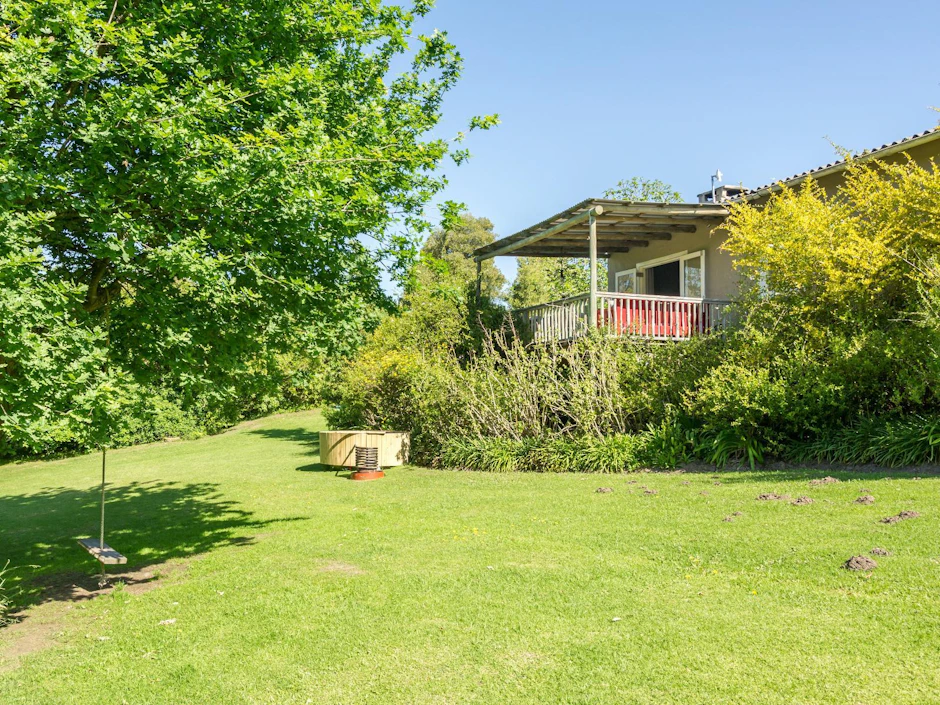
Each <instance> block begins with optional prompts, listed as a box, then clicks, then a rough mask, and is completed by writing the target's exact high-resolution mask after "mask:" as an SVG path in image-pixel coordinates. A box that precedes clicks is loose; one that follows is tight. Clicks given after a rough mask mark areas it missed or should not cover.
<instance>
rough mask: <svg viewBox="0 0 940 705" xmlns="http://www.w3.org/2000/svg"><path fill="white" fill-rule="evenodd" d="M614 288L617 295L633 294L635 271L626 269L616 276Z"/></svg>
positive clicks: (634, 290) (634, 291)
mask: <svg viewBox="0 0 940 705" xmlns="http://www.w3.org/2000/svg"><path fill="white" fill-rule="evenodd" d="M616 288H617V293H618V294H635V293H637V291H636V270H635V269H627V270H624V271H622V272H617V274H616Z"/></svg>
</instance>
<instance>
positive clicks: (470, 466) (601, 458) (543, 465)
mask: <svg viewBox="0 0 940 705" xmlns="http://www.w3.org/2000/svg"><path fill="white" fill-rule="evenodd" d="M647 443H648V436H647V434H615V435H610V436H605V437H603V438H593V437H591V436H582V437H580V438H567V437H563V436H556V437H554V438H540V439H510V438H462V439H454V440H450V441H446V442H445V443H444V448H443V465H444V467H447V468H452V469H457V470H476V471H481V472H556V473H558V472H593V473H620V472H629V471H632V470H637V469H639V468H641V467H645V466H646V465H647V463H646V462H645V461H646V458H647Z"/></svg>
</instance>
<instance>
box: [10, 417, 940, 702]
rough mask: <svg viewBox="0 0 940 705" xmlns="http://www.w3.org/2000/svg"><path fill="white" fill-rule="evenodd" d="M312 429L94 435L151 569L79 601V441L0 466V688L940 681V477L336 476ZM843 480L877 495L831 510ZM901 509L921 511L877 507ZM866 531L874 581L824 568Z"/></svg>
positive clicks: (392, 693) (657, 689) (855, 688)
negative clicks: (7, 590)
mask: <svg viewBox="0 0 940 705" xmlns="http://www.w3.org/2000/svg"><path fill="white" fill-rule="evenodd" d="M321 425H322V421H321V419H320V417H319V416H318V415H317V414H312V413H306V414H295V415H289V416H281V417H272V418H270V419H266V420H264V421H262V422H257V423H253V424H249V425H246V426H243V427H241V428H240V429H239V430H237V431H235V432H232V433H228V434H225V435H222V436H217V437H213V438H205V439H202V440H198V441H192V442H180V443H171V444H158V445H153V446H148V447H141V448H134V449H126V450H122V451H115V452H113V453H111V454H109V468H110V479H111V481H112V482H113V483H114V485H113V486H112V488H111V491H110V495H109V496H110V498H111V503H110V504H109V515H108V521H109V526H110V528H109V529H108V537H109V542H110V543H111V544H112V545H113V546H114V547H115V548H117V549H118V550H121V551H122V552H124V553H126V554H127V555H128V556H129V558H130V561H131V563H132V564H134V565H135V567H138V568H142V569H143V572H138V573H136V574H135V575H136V576H137V577H138V579H144V578H145V577H146V574H147V572H150V573H153V572H156V574H157V575H158V576H159V579H157V580H154V581H152V582H150V583H146V582H142V583H137V584H136V585H135V584H130V585H128V586H127V587H126V588H118V589H117V590H115V591H114V592H113V593H111V594H110V595H106V596H101V597H97V598H95V599H88V600H78V599H77V597H82V596H84V595H83V594H82V593H81V592H80V591H79V592H78V593H77V594H76V593H75V592H74V591H73V593H72V595H71V597H72V601H70V602H63V601H58V602H57V601H52V600H51V599H50V593H49V591H48V590H43V589H42V587H41V586H43V585H53V586H55V585H58V586H60V587H59V588H58V590H59V593H60V596H61V595H62V594H64V593H63V592H62V590H63V587H62V586H67V585H70V584H71V583H72V582H74V581H75V580H76V579H78V580H79V582H81V580H83V579H84V580H86V581H87V580H89V579H90V578H89V577H88V576H91V575H92V574H93V573H94V571H95V566H94V563H93V561H91V560H90V559H89V558H88V557H87V556H86V555H85V554H84V553H83V552H82V551H81V549H80V548H79V547H78V546H77V545H76V544H75V539H76V538H79V537H82V536H86V535H95V531H96V525H97V514H96V511H97V509H96V501H97V497H96V495H95V491H96V482H97V478H96V474H97V472H98V462H99V461H98V458H97V457H95V456H88V457H81V458H74V459H68V460H59V461H55V462H48V463H31V464H24V465H13V466H6V467H2V468H0V563H3V562H5V560H6V559H7V558H9V559H10V560H11V565H12V566H14V570H13V571H12V572H10V573H8V574H7V586H8V587H12V589H13V593H12V597H13V599H14V601H15V602H17V603H18V604H20V605H31V607H29V608H28V609H27V610H26V612H25V618H24V620H23V621H22V623H21V624H19V625H17V626H14V627H12V628H6V629H3V630H0V702H3V703H5V704H10V705H12V704H14V703H44V704H51V703H76V702H108V703H112V702H113V703H121V702H127V703H222V702H224V703H278V704H294V703H297V704H302V703H381V704H388V703H474V702H476V703H496V702H514V703H657V704H658V703H787V704H790V703H826V704H827V705H828V704H833V703H835V704H839V703H846V704H849V703H853V704H855V703H876V702H891V703H892V704H893V705H899V704H901V703H924V702H930V701H932V700H933V699H934V698H935V697H936V693H937V692H940V669H938V668H937V654H938V653H940V598H938V595H940V545H938V543H937V537H938V536H940V492H938V490H940V479H938V478H937V477H935V476H930V477H925V478H924V479H922V480H914V479H913V478H912V476H911V474H910V473H904V472H901V471H897V472H886V473H884V474H875V475H872V474H857V475H852V474H851V473H842V474H839V473H832V474H836V475H837V476H838V477H840V478H841V479H842V480H843V482H841V483H839V484H832V485H825V486H821V487H812V488H811V487H809V486H808V481H809V480H810V479H811V478H813V477H819V476H822V475H824V474H827V473H823V472H814V471H807V470H793V471H776V472H760V471H758V472H724V473H721V483H722V484H720V485H715V484H714V483H715V480H714V479H713V478H712V477H711V476H710V475H708V474H698V473H686V474H668V475H666V474H663V475H657V474H648V475H634V476H609V475H608V476H591V475H575V474H572V475H535V474H505V475H498V474H474V473H454V472H441V471H432V470H427V469H420V468H400V469H394V470H392V471H391V472H390V473H389V475H388V477H387V478H386V479H385V480H383V481H380V482H374V483H353V482H350V481H347V480H345V479H343V478H341V477H336V476H335V475H334V473H333V472H328V471H324V469H323V468H322V467H321V466H319V465H317V456H316V453H317V441H316V434H315V431H316V430H317V429H318V428H320V427H321ZM631 482H635V484H631ZM686 483H687V484H686ZM599 485H604V486H609V487H612V488H613V492H611V493H608V494H597V493H595V491H594V490H595V489H596V488H597V487H598V486H599ZM643 486H646V487H649V488H653V489H655V490H657V491H658V494H646V493H645V491H644V490H643V489H642V487H643ZM863 488H864V489H868V490H870V492H871V494H873V495H874V496H875V498H876V501H875V504H874V505H872V506H863V505H857V504H854V503H853V500H854V499H855V498H856V497H857V496H858V495H859V493H860V491H861V490H862V489H863ZM764 492H777V493H781V494H783V493H786V494H790V495H793V496H796V495H803V494H806V495H809V496H811V497H812V498H813V499H814V500H815V501H814V503H813V504H811V505H809V506H793V505H791V504H789V503H788V502H786V501H763V502H760V501H756V500H755V498H756V496H757V495H758V494H760V493H764ZM904 509H914V510H917V511H919V512H920V513H921V517H920V518H917V519H912V520H908V521H902V522H900V523H898V524H895V525H885V524H881V523H879V521H878V520H879V519H880V518H882V517H885V516H888V515H891V514H896V513H898V512H899V511H901V510H904ZM735 511H740V512H742V513H743V514H742V515H741V516H739V517H736V518H735V520H734V521H731V522H725V521H722V519H723V518H724V517H726V516H729V515H732V513H733V512H735ZM875 546H878V547H883V548H886V549H888V550H890V551H891V552H892V553H893V555H892V556H890V557H884V558H882V557H876V560H877V561H878V564H879V567H878V568H877V569H876V570H875V571H873V572H872V573H871V574H870V575H866V574H859V573H851V572H849V571H846V570H843V569H841V568H840V565H841V564H842V563H843V562H844V561H845V560H846V559H847V558H849V557H850V556H852V555H853V554H860V553H867V552H868V551H869V550H870V549H871V548H873V547H875ZM29 565H37V566H39V567H38V568H28V567H27V566H29ZM83 576H84V577H83ZM142 576H143V577H142ZM144 588H153V589H148V590H146V591H145V590H144ZM616 618H619V619H616ZM173 619H175V620H176V621H175V622H173V623H171V624H164V625H161V624H160V622H162V621H164V620H173ZM615 620H616V621H615ZM24 642H25V643H27V644H30V643H31V644H33V647H32V648H25V647H24V646H23V644H24ZM40 646H41V647H43V648H39V647H40Z"/></svg>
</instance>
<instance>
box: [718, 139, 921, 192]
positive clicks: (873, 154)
mask: <svg viewBox="0 0 940 705" xmlns="http://www.w3.org/2000/svg"><path fill="white" fill-rule="evenodd" d="M937 138H940V126H937V127H933V128H931V129H929V130H924V131H923V132H919V133H917V134H916V135H911V136H910V137H905V138H903V139H899V140H897V141H895V142H889V143H888V144H883V145H881V146H880V147H875V148H874V149H866V150H865V151H864V152H862V153H860V154H857V155H853V157H851V158H850V159H848V160H847V159H837V160H836V161H834V162H830V163H829V164H824V165H822V166H818V167H816V168H815V169H809V170H808V171H804V172H801V173H799V174H794V175H793V176H788V177H787V178H785V179H780V180H779V181H775V182H773V183H769V184H764V185H763V186H759V187H758V188H753V189H747V190H745V191H744V192H743V193H741V194H740V195H738V196H735V197H734V198H731V199H728V200H731V201H737V200H742V199H749V198H755V197H758V196H762V195H764V194H766V193H769V192H770V191H772V190H774V189H775V188H778V187H779V184H781V183H782V184H785V185H788V186H790V185H792V184H793V182H798V181H802V180H803V179H806V178H808V177H811V176H817V175H819V174H820V173H821V172H825V171H828V170H830V169H833V170H838V169H842V168H844V167H845V165H846V164H847V163H848V161H850V160H851V159H853V158H854V159H858V158H865V159H869V158H871V159H878V158H879V157H882V156H887V155H889V154H894V153H896V152H901V151H904V149H906V148H908V147H911V146H913V145H914V144H915V143H917V144H920V143H923V142H930V141H932V140H934V139H937Z"/></svg>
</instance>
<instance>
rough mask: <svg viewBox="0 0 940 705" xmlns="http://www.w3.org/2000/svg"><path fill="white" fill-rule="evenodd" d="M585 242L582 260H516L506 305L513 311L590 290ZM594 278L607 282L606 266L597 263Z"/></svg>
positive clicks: (575, 258) (525, 258)
mask: <svg viewBox="0 0 940 705" xmlns="http://www.w3.org/2000/svg"><path fill="white" fill-rule="evenodd" d="M587 256H588V251H587V242H585V245H584V257H583V258H578V257H520V258H519V259H518V263H517V269H516V278H515V279H514V280H513V282H512V285H511V286H510V288H509V304H510V305H511V306H512V307H513V308H514V309H520V308H526V307H528V306H535V305H537V304H544V303H549V302H550V301H558V300H559V299H565V298H568V297H569V296H577V295H578V294H584V293H586V292H587V291H588V289H589V288H590V278H591V268H590V262H589V261H588V260H587V259H585V258H586V257H587ZM597 279H598V281H599V282H603V281H606V279H607V263H606V262H605V261H603V260H599V261H598V263H597Z"/></svg>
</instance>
